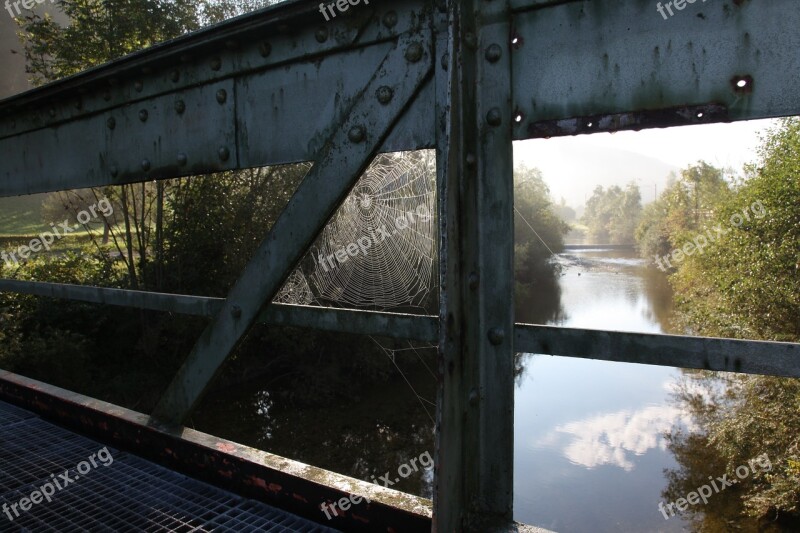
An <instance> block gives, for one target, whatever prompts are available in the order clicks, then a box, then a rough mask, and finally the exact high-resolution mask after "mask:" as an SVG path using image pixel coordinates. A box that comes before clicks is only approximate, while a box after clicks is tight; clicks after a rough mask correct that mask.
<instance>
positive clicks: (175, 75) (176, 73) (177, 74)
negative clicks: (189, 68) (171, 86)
mask: <svg viewBox="0 0 800 533" xmlns="http://www.w3.org/2000/svg"><path fill="white" fill-rule="evenodd" d="M169 79H171V80H172V81H174V82H176V83H177V82H178V80H179V79H181V73H180V71H178V70H177V69H175V70H173V71H172V72H171V73H170V75H169Z"/></svg>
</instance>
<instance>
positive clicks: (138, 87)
mask: <svg viewBox="0 0 800 533" xmlns="http://www.w3.org/2000/svg"><path fill="white" fill-rule="evenodd" d="M133 88H134V89H136V92H137V93H140V92H142V89H143V88H144V84H143V83H142V82H141V81H137V82H135V83H134V84H133Z"/></svg>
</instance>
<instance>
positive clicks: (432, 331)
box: [0, 279, 800, 378]
mask: <svg viewBox="0 0 800 533" xmlns="http://www.w3.org/2000/svg"><path fill="white" fill-rule="evenodd" d="M0 291H3V292H13V293H18V294H32V295H36V296H45V297H48V298H64V299H68V300H75V301H81V302H90V303H97V304H104V305H116V306H122V307H133V308H136V309H147V310H151V311H161V312H166V313H178V314H184V315H195V316H204V317H209V318H211V317H213V316H215V315H216V314H217V313H218V312H219V310H220V309H221V308H222V306H223V304H224V302H225V300H224V299H222V298H210V297H207V296H187V295H180V294H161V293H153V292H144V291H130V290H123V289H109V288H104V287H89V286H82V285H69V284H63V283H43V282H35V281H21V280H9V279H0ZM257 322H258V323H259V324H267V325H270V326H288V327H298V328H307V329H317V330H322V331H335V332H338V333H351V334H359V333H360V334H367V335H381V336H385V337H390V338H394V339H408V340H416V341H421V342H436V341H437V340H438V339H439V327H438V320H437V317H434V316H421V315H407V314H402V313H378V312H374V311H354V310H350V309H332V308H325V307H312V306H304V305H288V304H276V303H273V304H271V305H269V306H268V307H267V308H266V309H264V310H263V311H262V312H261V313H260V314H259V316H258V319H257ZM514 350H515V351H517V352H526V353H534V354H545V355H557V356H561V357H577V358H585V359H597V360H601V361H614V362H619V363H637V364H644V365H655V366H674V367H678V368H694V369H700V370H715V371H722V372H740V373H743V374H762V375H768V376H779V377H796V378H800V344H797V343H786V342H766V341H750V340H740V339H718V338H709V337H689V336H684V335H660V334H649V333H629V332H624V331H599V330H587V329H575V328H562V327H557V326H538V325H531V324H515V326H514Z"/></svg>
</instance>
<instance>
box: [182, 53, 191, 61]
mask: <svg viewBox="0 0 800 533" xmlns="http://www.w3.org/2000/svg"><path fill="white" fill-rule="evenodd" d="M180 59H181V63H188V62H189V61H191V60H192V56H190V55H189V54H181V58H180Z"/></svg>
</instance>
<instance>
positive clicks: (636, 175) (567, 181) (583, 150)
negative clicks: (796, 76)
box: [514, 120, 777, 207]
mask: <svg viewBox="0 0 800 533" xmlns="http://www.w3.org/2000/svg"><path fill="white" fill-rule="evenodd" d="M776 122H777V121H776V120H753V121H748V122H736V123H732V124H705V125H700V126H683V127H676V128H667V129H652V130H644V131H639V132H634V131H623V132H617V133H595V134H592V135H580V136H576V137H558V138H552V139H532V140H527V141H518V142H515V143H514V162H515V164H519V163H525V164H526V165H527V166H529V167H536V168H538V169H539V170H541V171H542V173H543V176H544V180H545V182H546V183H547V185H548V186H549V187H550V193H551V195H552V196H553V199H554V200H555V201H556V202H559V201H560V199H561V198H564V199H565V200H566V202H567V204H568V205H570V206H572V207H579V206H582V205H583V204H584V203H585V200H586V198H588V197H589V196H591V194H592V191H593V190H594V188H595V186H597V185H603V186H604V187H608V186H610V185H620V186H623V185H625V184H627V183H629V182H631V181H633V182H635V183H637V184H638V185H639V187H640V189H641V191H642V201H643V202H644V203H649V202H651V201H652V200H653V197H654V194H655V192H656V189H657V190H658V192H660V191H663V190H664V187H665V185H666V181H667V177H668V175H669V173H670V172H675V173H676V174H677V173H678V172H679V171H680V170H681V169H683V168H686V167H687V166H688V165H691V164H693V163H696V162H697V161H699V160H704V161H706V162H707V163H709V164H711V165H714V166H716V167H721V168H732V169H733V170H734V171H735V172H737V173H741V170H742V167H743V165H744V164H745V163H750V162H755V161H756V160H757V153H756V149H757V148H758V146H759V144H760V140H759V138H760V134H761V133H763V132H764V131H765V130H766V129H768V128H769V127H771V126H773V125H774V124H776Z"/></svg>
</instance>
